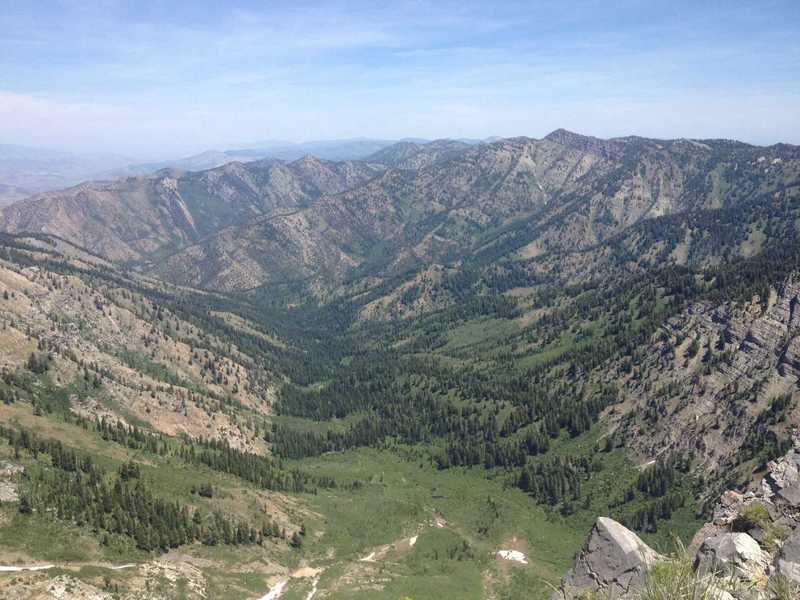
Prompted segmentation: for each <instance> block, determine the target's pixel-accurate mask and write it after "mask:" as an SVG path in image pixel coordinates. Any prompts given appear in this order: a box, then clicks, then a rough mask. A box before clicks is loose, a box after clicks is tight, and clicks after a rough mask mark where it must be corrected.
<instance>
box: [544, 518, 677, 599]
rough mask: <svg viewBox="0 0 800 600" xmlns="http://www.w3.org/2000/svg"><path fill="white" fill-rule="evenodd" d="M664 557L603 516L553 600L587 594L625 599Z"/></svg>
mask: <svg viewBox="0 0 800 600" xmlns="http://www.w3.org/2000/svg"><path fill="white" fill-rule="evenodd" d="M661 558H662V557H661V556H660V555H659V554H658V553H657V552H656V551H655V550H653V549H652V548H650V546H648V545H647V544H645V543H644V542H643V541H642V540H641V539H640V538H639V536H637V535H636V534H635V533H633V532H632V531H630V530H629V529H627V528H625V527H623V526H622V525H620V524H619V523H617V522H616V521H614V520H613V519H608V518H606V517H600V518H598V519H597V522H596V523H595V525H594V527H593V528H592V531H591V533H590V534H589V537H588V539H587V540H586V543H585V544H584V545H583V549H582V550H581V552H580V554H578V557H577V558H576V559H575V564H574V565H573V566H572V568H571V569H570V570H569V571H568V572H567V574H566V575H565V576H564V579H563V580H562V581H561V589H560V591H559V592H557V593H555V594H553V596H552V598H553V599H558V598H561V599H563V598H567V599H571V598H576V597H579V596H580V594H581V593H582V592H586V591H599V592H601V593H603V594H611V596H612V597H614V598H624V597H625V596H626V594H627V592H628V591H632V590H635V589H637V588H639V587H640V586H641V585H642V582H643V581H644V576H645V573H646V571H647V568H648V567H649V566H650V565H652V564H653V563H654V562H656V561H658V560H660V559H661Z"/></svg>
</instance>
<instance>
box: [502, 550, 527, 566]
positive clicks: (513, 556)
mask: <svg viewBox="0 0 800 600" xmlns="http://www.w3.org/2000/svg"><path fill="white" fill-rule="evenodd" d="M497 556H499V557H500V558H502V559H503V560H513V561H514V562H518V563H521V564H523V565H527V564H528V559H527V557H526V556H525V555H524V554H523V553H522V552H520V551H519V550H498V551H497Z"/></svg>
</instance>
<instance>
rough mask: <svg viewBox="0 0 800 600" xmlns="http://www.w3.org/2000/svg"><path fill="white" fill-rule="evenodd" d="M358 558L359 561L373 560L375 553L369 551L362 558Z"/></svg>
mask: <svg viewBox="0 0 800 600" xmlns="http://www.w3.org/2000/svg"><path fill="white" fill-rule="evenodd" d="M358 560H360V561H361V562H375V553H374V552H370V553H369V554H367V555H366V556H365V557H364V558H359V559H358Z"/></svg>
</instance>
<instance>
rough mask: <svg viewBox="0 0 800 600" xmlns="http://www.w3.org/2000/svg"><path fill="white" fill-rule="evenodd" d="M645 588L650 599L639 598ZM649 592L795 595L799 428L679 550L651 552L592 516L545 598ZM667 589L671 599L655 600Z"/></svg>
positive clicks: (772, 599) (718, 597)
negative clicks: (748, 485) (750, 484)
mask: <svg viewBox="0 0 800 600" xmlns="http://www.w3.org/2000/svg"><path fill="white" fill-rule="evenodd" d="M669 564H671V565H672V567H671V568H664V566H665V565H669ZM689 565H691V570H692V571H693V572H691V571H690V568H689ZM681 577H683V578H684V579H683V581H681ZM645 589H647V590H650V595H646V596H645V595H644V590H645ZM654 590H661V593H662V595H658V596H657V597H658V598H662V597H663V598H667V597H670V598H671V597H675V598H677V597H684V596H682V595H681V594H682V593H683V594H685V593H693V594H694V595H693V596H691V597H696V598H705V599H708V600H711V599H713V600H732V599H734V598H736V599H739V600H789V599H793V598H797V597H798V596H800V430H798V431H796V432H795V433H794V435H793V448H792V449H791V450H790V451H789V452H788V453H787V454H786V455H785V456H783V457H781V458H780V459H778V460H776V461H773V462H770V464H769V465H768V472H767V475H766V476H765V477H764V478H763V480H761V483H760V485H758V486H755V489H751V490H749V491H745V492H737V491H732V490H730V491H727V492H725V493H724V494H723V495H722V497H721V498H720V499H719V501H718V503H717V504H716V506H715V508H714V511H713V519H712V520H711V521H710V522H709V523H707V524H706V525H705V526H704V527H703V528H702V529H700V530H699V531H698V532H697V535H696V536H695V539H694V541H693V543H692V545H691V546H690V547H689V548H688V549H687V550H686V551H685V552H684V551H679V553H678V554H677V555H674V556H669V557H667V556H662V555H659V554H658V553H656V552H655V551H654V550H653V549H652V548H650V547H649V546H647V545H646V544H645V543H644V542H643V541H642V540H641V539H640V538H639V537H638V536H637V535H636V534H635V533H633V532H632V531H629V530H628V529H626V528H625V527H623V526H622V525H620V524H619V523H617V522H615V521H613V520H611V519H607V518H604V517H600V518H599V519H598V520H597V524H596V525H595V527H594V528H593V529H592V531H591V533H590V534H589V537H588V539H587V541H586V543H585V544H584V546H583V549H582V550H581V552H580V553H579V554H578V556H577V558H576V559H575V564H574V566H573V567H572V569H571V570H570V571H569V572H568V573H567V574H566V575H565V576H564V579H563V580H562V583H561V587H560V589H559V591H558V592H556V593H554V594H553V600H557V599H559V598H561V599H575V600H578V599H580V598H586V597H587V594H590V593H599V594H604V595H603V596H602V597H607V596H610V597H612V598H619V599H620V600H624V599H626V598H627V599H630V600H636V599H639V598H642V597H647V598H650V597H654V596H653V594H652V591H654ZM667 590H671V591H672V594H673V595H672V596H667V595H663V594H665V593H666V591H667ZM592 597H593V596H592Z"/></svg>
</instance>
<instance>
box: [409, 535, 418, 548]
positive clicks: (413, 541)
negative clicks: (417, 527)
mask: <svg viewBox="0 0 800 600" xmlns="http://www.w3.org/2000/svg"><path fill="white" fill-rule="evenodd" d="M417 537H419V536H416V535H415V536H414V537H412V538H411V539H410V540H408V545H409V546H411V547H412V548H413V547H414V544H416V543H417Z"/></svg>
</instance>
